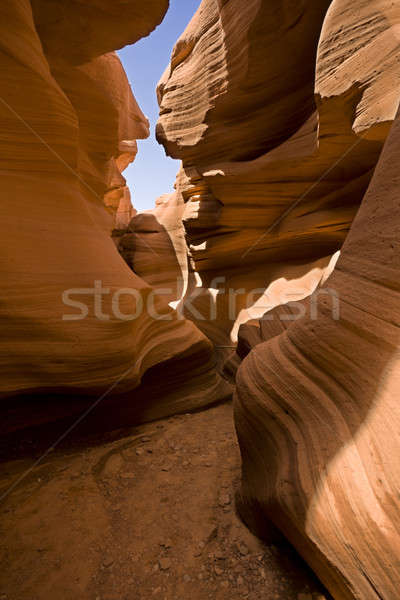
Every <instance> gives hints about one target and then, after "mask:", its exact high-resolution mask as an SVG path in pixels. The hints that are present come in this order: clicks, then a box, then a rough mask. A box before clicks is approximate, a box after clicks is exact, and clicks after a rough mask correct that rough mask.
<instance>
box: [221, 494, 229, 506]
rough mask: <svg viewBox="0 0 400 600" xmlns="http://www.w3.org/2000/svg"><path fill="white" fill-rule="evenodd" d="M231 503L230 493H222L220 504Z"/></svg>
mask: <svg viewBox="0 0 400 600" xmlns="http://www.w3.org/2000/svg"><path fill="white" fill-rule="evenodd" d="M230 503H231V496H230V494H228V493H227V492H224V493H222V494H220V497H219V505H220V506H227V505H228V504H230Z"/></svg>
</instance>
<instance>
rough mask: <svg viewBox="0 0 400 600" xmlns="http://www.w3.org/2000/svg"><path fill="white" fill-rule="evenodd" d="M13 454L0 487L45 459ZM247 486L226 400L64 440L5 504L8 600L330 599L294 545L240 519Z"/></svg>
mask: <svg viewBox="0 0 400 600" xmlns="http://www.w3.org/2000/svg"><path fill="white" fill-rule="evenodd" d="M29 448H31V450H28V449H29ZM9 451H10V455H11V452H14V451H16V452H17V453H19V458H18V459H15V458H14V459H13V460H10V459H9V460H7V461H6V462H5V463H4V464H3V466H2V468H1V478H0V490H3V491H4V490H6V489H7V488H8V487H9V486H10V485H11V484H12V482H13V481H15V479H16V478H18V476H19V475H20V474H21V473H24V472H25V471H26V470H27V469H29V468H30V467H31V466H32V464H33V463H34V461H35V459H37V457H38V456H39V455H40V450H39V448H38V447H36V445H35V442H34V440H33V439H32V440H28V443H26V441H25V445H24V446H23V448H22V449H21V448H17V449H12V448H9ZM28 455H29V456H28ZM14 456H15V454H14ZM239 481H240V457H239V451H238V447H237V442H236V437H235V432H234V427H233V419H232V407H231V405H229V404H225V405H221V406H218V407H214V408H212V409H210V410H207V411H204V412H201V413H197V414H188V415H183V416H177V417H173V418H169V419H167V420H163V421H159V422H155V423H150V424H147V425H144V426H141V427H139V428H134V429H132V428H131V429H130V430H124V431H118V432H113V433H112V434H106V435H103V436H101V439H100V438H99V437H98V438H97V439H94V438H91V439H90V440H87V439H85V441H84V442H82V440H81V441H79V442H77V441H76V440H73V439H69V440H68V441H67V440H66V442H65V443H64V445H63V447H61V448H58V449H57V450H56V451H54V452H52V453H51V454H49V455H48V456H47V457H46V459H45V460H44V461H43V463H41V464H40V465H38V466H37V467H36V468H34V469H33V470H32V471H31V472H30V474H29V476H28V477H26V478H25V479H24V480H23V481H22V482H21V483H20V484H19V485H18V486H17V487H16V488H15V489H14V490H13V492H12V493H10V494H9V495H8V496H7V498H6V499H5V501H3V503H2V504H1V507H0V516H1V540H2V542H1V564H2V569H1V574H0V599H1V600H48V599H49V600H50V599H51V600H54V599H57V600H70V599H71V600H72V599H73V600H76V599H78V598H79V599H83V600H86V599H88V600H129V599H135V600H149V599H153V598H161V599H162V600H170V599H171V600H172V599H174V600H181V599H185V600H186V599H191V600H192V599H193V600H203V599H204V600H205V599H207V600H208V599H213V600H214V599H216V600H225V599H230V600H236V599H245V600H260V599H265V600H274V599H276V600H324V599H325V598H328V595H327V594H326V593H325V592H324V590H323V589H322V587H321V586H320V584H319V583H318V582H317V581H316V580H315V578H314V577H313V575H312V574H311V573H310V571H309V570H308V569H307V567H306V566H305V565H304V564H303V563H302V562H301V560H300V559H299V558H298V556H297V555H296V554H295V553H294V552H293V551H292V550H291V549H290V548H288V547H286V546H284V545H281V544H280V543H278V544H276V542H275V544H268V543H267V544H264V543H263V542H261V541H259V540H258V539H257V538H255V537H254V536H253V535H252V534H251V533H250V532H249V531H248V529H247V528H246V527H245V526H244V525H243V523H242V522H241V520H240V519H239V518H238V516H237V514H236V510H235V494H236V491H237V489H238V487H239Z"/></svg>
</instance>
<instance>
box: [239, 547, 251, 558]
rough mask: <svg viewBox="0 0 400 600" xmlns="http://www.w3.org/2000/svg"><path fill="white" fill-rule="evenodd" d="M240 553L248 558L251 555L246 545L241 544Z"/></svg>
mask: <svg viewBox="0 0 400 600" xmlns="http://www.w3.org/2000/svg"><path fill="white" fill-rule="evenodd" d="M239 552H240V554H241V555H242V556H247V555H248V553H249V549H248V547H247V546H246V544H240V546H239Z"/></svg>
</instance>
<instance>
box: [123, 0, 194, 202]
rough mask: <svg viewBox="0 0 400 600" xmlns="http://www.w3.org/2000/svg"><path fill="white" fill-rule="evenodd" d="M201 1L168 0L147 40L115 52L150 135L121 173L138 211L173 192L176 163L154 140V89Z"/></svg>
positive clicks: (155, 115)
mask: <svg viewBox="0 0 400 600" xmlns="http://www.w3.org/2000/svg"><path fill="white" fill-rule="evenodd" d="M200 1H201V0H170V8H169V11H168V12H167V14H166V16H165V18H164V21H163V22H162V23H161V25H160V26H159V27H157V29H156V30H155V31H153V33H151V34H150V36H149V37H147V38H143V39H142V40H140V41H139V42H137V43H136V44H134V45H132V46H127V47H126V48H123V49H122V50H120V51H119V52H118V54H119V57H120V59H121V61H122V64H123V65H124V67H125V71H126V73H127V75H128V79H129V81H130V84H131V86H132V89H133V92H134V94H135V97H136V99H137V101H138V103H139V105H140V108H141V109H142V111H143V112H144V114H145V115H146V116H147V117H148V118H149V120H150V124H151V134H150V138H149V139H148V140H139V141H138V146H139V152H138V155H137V157H136V160H135V162H134V163H133V164H132V165H130V166H129V167H128V168H127V169H126V171H124V177H126V179H127V182H128V185H129V187H130V189H131V193H132V203H133V205H134V207H135V208H136V209H137V210H145V209H147V208H153V207H154V204H155V201H156V199H157V198H158V196H161V194H166V193H168V192H171V191H172V190H173V184H174V181H175V176H176V174H177V172H178V169H179V161H177V160H172V159H171V158H168V157H166V155H165V152H164V148H163V147H162V146H160V145H159V144H158V143H157V141H156V139H155V126H156V123H157V119H158V103H157V97H156V86H157V83H158V81H159V79H160V78H161V75H162V74H163V72H164V70H165V67H166V66H167V65H168V63H169V59H170V56H171V52H172V48H173V47H174V45H175V42H176V41H177V39H178V38H179V36H180V35H181V33H182V32H183V31H184V30H185V28H186V25H187V24H188V23H189V21H190V20H191V18H192V16H193V15H194V13H195V12H196V10H197V8H198V7H199V6H200Z"/></svg>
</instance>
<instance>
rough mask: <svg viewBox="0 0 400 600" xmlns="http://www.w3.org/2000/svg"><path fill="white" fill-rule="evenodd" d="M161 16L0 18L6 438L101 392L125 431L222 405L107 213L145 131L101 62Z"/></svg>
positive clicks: (47, 12)
mask: <svg viewBox="0 0 400 600" xmlns="http://www.w3.org/2000/svg"><path fill="white" fill-rule="evenodd" d="M167 4H168V3H167V1H166V0H154V1H150V2H146V3H139V2H128V3H126V2H122V1H121V2H109V1H105V0H101V1H93V2H90V3H85V6H83V4H82V3H80V2H74V1H72V0H71V1H70V2H56V3H54V2H51V3H49V2H45V1H44V2H41V1H36V0H35V1H34V2H33V3H32V6H31V3H30V2H29V1H28V0H19V1H18V2H12V3H7V4H4V5H2V7H1V8H0V14H1V22H2V24H3V26H2V36H1V41H0V45H1V49H2V53H1V59H0V60H1V70H0V71H1V75H0V77H1V79H2V85H1V87H2V97H1V101H0V119H1V125H2V132H3V134H2V139H1V141H0V144H1V157H2V158H1V162H2V193H3V196H4V198H5V199H7V202H3V205H2V206H3V213H2V219H1V223H2V225H1V227H2V236H1V240H2V247H3V253H2V255H3V259H2V269H1V270H2V274H1V279H2V298H1V321H2V332H3V335H2V340H1V371H2V376H1V394H2V397H3V398H4V397H9V396H10V395H15V394H21V393H25V394H29V396H30V400H29V402H27V403H26V406H25V408H29V410H30V412H31V413H32V414H31V417H30V418H31V419H32V421H29V419H28V421H27V420H26V419H25V420H24V419H21V418H20V417H18V415H17V414H16V413H14V408H15V407H16V406H18V405H19V404H18V402H17V401H16V400H13V399H11V400H10V401H7V402H6V401H5V400H3V407H4V406H8V407H9V408H10V416H9V421H4V420H3V427H4V428H5V429H12V428H13V427H14V426H19V425H21V424H22V425H27V424H29V422H40V421H41V420H42V419H49V418H50V419H51V418H53V416H54V415H55V414H57V416H60V415H62V414H64V413H65V414H69V413H70V412H74V411H78V412H79V411H80V410H81V404H80V402H78V400H77V399H78V398H81V397H84V396H92V395H94V394H96V395H100V394H106V393H107V390H108V392H109V395H110V396H111V397H112V399H111V400H110V403H111V406H112V407H113V409H114V410H113V412H112V417H115V418H116V420H118V418H120V419H122V420H125V421H126V420H128V419H130V420H132V421H134V420H143V419H147V418H154V417H157V416H159V415H160V414H170V413H171V412H175V411H176V410H186V409H187V408H190V407H196V408H197V407H198V406H200V405H203V404H206V403H208V402H213V401H215V400H217V399H218V398H220V397H221V395H223V393H224V392H223V393H222V394H221V388H220V383H219V380H218V378H217V376H216V374H215V372H214V370H213V360H214V359H213V354H212V347H211V344H210V342H209V341H208V340H207V339H206V338H205V337H204V336H203V335H202V334H201V333H200V332H199V331H198V330H197V329H196V328H195V327H194V326H193V324H192V323H190V322H187V321H185V320H183V319H179V318H178V316H177V314H176V313H175V312H174V311H172V310H171V309H170V308H169V307H168V306H165V305H164V303H163V301H162V299H161V298H160V297H159V296H157V294H156V293H154V290H153V289H152V288H151V287H150V286H149V285H148V284H146V282H144V281H143V280H142V279H141V278H139V277H138V276H137V275H135V274H134V273H132V271H131V270H130V269H129V268H128V267H127V266H126V265H125V263H124V262H123V260H122V259H121V257H120V256H119V254H118V252H117V250H116V248H115V245H114V243H113V241H112V239H111V235H110V234H111V230H112V229H113V227H115V221H114V216H113V215H110V214H109V212H108V211H107V208H106V206H105V205H107V206H108V209H109V210H110V207H111V212H112V213H115V212H118V211H119V212H120V214H121V212H125V213H128V215H127V216H126V217H124V218H125V219H126V220H128V219H130V217H131V216H132V215H131V214H130V210H131V209H130V206H129V202H128V201H129V198H128V197H127V195H126V187H125V180H124V179H123V177H122V176H121V170H122V169H123V168H124V167H125V166H126V165H127V164H128V163H129V161H130V160H132V159H133V158H134V155H135V153H136V141H135V140H136V139H137V138H141V137H146V136H147V135H148V133H149V129H148V121H147V119H146V118H145V117H144V116H143V114H142V112H141V111H140V109H139V107H138V106H137V103H136V101H135V99H134V97H133V95H132V93H131V90H130V87H129V85H128V82H127V79H126V76H125V73H124V72H123V69H122V66H121V64H120V62H119V59H118V58H117V56H116V55H115V54H112V53H111V54H104V52H107V51H108V50H112V49H115V48H118V47H120V46H122V45H123V44H125V43H126V42H128V41H134V40H136V39H138V38H139V37H141V36H142V35H145V34H147V33H149V32H150V31H151V29H153V28H154V27H155V25H156V24H157V23H158V22H159V21H160V20H161V18H162V16H163V14H164V12H165V10H166V8H167ZM32 8H33V12H32ZM60 15H61V16H64V18H60ZM121 199H122V200H123V201H124V202H123V205H122V206H120V204H121ZM178 359H179V361H178ZM177 361H178V363H177ZM162 365H165V369H164V370H163V368H162ZM184 365H186V366H184ZM149 370H151V371H152V372H155V373H156V375H155V376H154V379H153V380H150V378H149V377H147V378H146V376H145V373H146V372H148V371H149ZM141 381H142V387H141V388H140V389H141V390H143V391H142V392H141V391H140V390H139V391H137V392H135V393H132V392H131V390H134V389H135V388H137V386H138V385H139V384H140V383H141ZM155 381H157V383H158V385H159V382H160V381H163V387H164V390H165V392H166V393H165V395H164V396H163V398H160V397H159V389H157V386H156V385H155ZM110 388H111V389H110ZM177 390H179V391H177ZM39 393H40V398H43V397H45V396H46V402H45V403H44V404H43V405H42V406H41V404H40V403H41V399H40V398H39V397H38V394H39ZM49 394H51V397H49ZM60 394H63V395H64V396H65V401H64V402H63V401H62V400H61V399H60ZM32 395H35V397H34V398H33V397H32ZM85 402H86V401H85ZM85 402H84V403H85ZM117 406H118V410H115V408H116V407H117ZM17 412H18V411H17ZM107 418H110V407H108V412H107V410H105V411H104V414H103V419H107Z"/></svg>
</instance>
